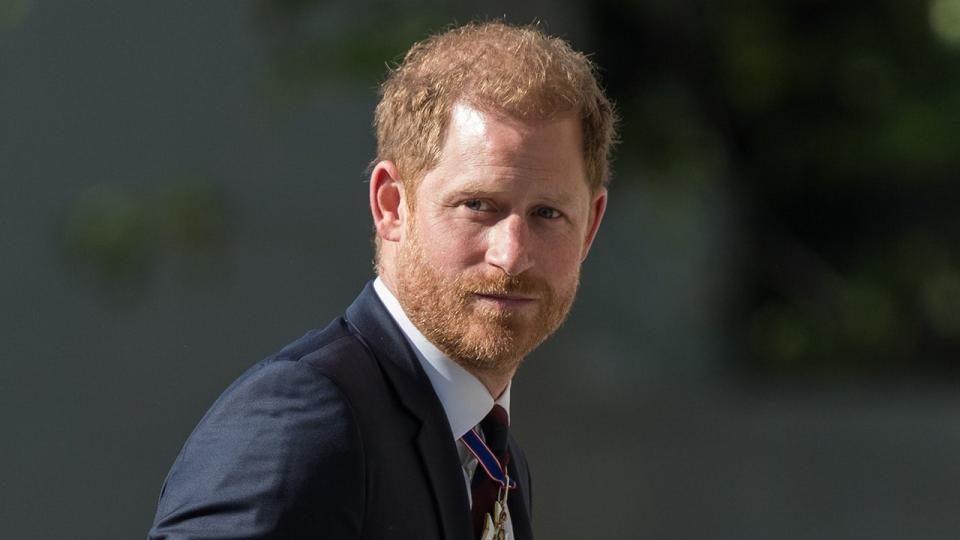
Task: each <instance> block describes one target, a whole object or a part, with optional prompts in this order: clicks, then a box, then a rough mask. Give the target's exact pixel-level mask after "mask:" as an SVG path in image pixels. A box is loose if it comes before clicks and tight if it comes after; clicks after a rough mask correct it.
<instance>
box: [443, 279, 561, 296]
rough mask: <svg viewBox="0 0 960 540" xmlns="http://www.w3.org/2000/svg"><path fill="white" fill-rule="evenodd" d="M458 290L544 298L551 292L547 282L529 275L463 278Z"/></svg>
mask: <svg viewBox="0 0 960 540" xmlns="http://www.w3.org/2000/svg"><path fill="white" fill-rule="evenodd" d="M458 288H459V289H460V290H461V291H465V292H470V293H476V294H522V295H525V296H536V297H544V296H547V295H549V294H550V292H551V288H550V286H549V285H548V284H547V282H546V281H545V280H543V279H540V278H537V277H534V276H531V275H527V274H520V275H518V276H508V275H506V274H503V273H498V274H488V275H475V276H463V277H462V278H461V280H460V283H459V284H458Z"/></svg>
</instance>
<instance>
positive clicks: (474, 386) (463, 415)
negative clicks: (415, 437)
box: [373, 277, 512, 440]
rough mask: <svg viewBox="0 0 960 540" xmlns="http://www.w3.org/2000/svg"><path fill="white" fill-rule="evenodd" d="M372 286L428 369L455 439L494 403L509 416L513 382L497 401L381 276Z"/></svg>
mask: <svg viewBox="0 0 960 540" xmlns="http://www.w3.org/2000/svg"><path fill="white" fill-rule="evenodd" d="M373 289H374V290H375V291H376V293H377V296H379V297H380V301H381V302H383V305H384V306H386V308H387V311H388V312H389V313H390V316H392V317H393V319H394V320H395V321H396V322H397V324H398V325H399V326H400V330H402V331H403V334H404V335H405V336H406V337H407V340H409V341H410V344H411V345H412V346H413V350H414V351H415V352H416V354H417V360H419V361H420V365H421V366H423V370H424V371H425V372H426V373H427V378H428V379H430V384H431V385H432V386H433V390H434V392H436V393H437V397H439V398H440V404H441V405H443V411H444V412H445V413H446V414H447V421H449V422H450V430H451V431H452V432H453V438H454V440H456V439H459V438H460V437H462V436H463V435H464V434H466V432H468V431H470V430H471V429H473V427H474V426H476V425H477V424H479V423H480V421H481V420H483V418H484V417H485V416H486V415H487V413H489V412H490V410H491V409H492V408H493V405H494V404H495V403H496V404H497V405H500V406H501V407H503V408H504V409H506V411H507V415H508V417H509V414H510V387H511V385H512V383H510V384H507V388H506V390H504V391H503V394H501V395H500V397H499V398H498V399H497V400H496V401H494V399H493V398H492V397H491V396H490V392H488V391H487V387H485V386H484V385H483V383H481V382H480V380H479V379H477V378H476V377H475V376H474V375H473V374H472V373H470V372H469V371H467V370H465V369H464V368H463V367H462V366H460V364H457V363H456V362H454V361H453V360H451V359H450V358H447V355H445V354H443V353H442V352H440V349H438V348H437V346H436V345H434V344H433V343H431V342H430V340H428V339H427V338H426V337H425V336H424V335H423V334H422V333H421V332H420V330H418V329H417V327H416V326H414V324H413V323H412V322H410V319H409V318H408V317H407V314H406V313H404V311H403V308H402V307H401V306H400V302H399V301H398V300H397V297H396V296H394V295H393V293H392V292H390V289H388V288H387V286H386V284H385V283H384V282H383V280H382V279H380V278H379V277H378V278H377V279H376V280H374V282H373Z"/></svg>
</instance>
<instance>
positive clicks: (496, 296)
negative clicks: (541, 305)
mask: <svg viewBox="0 0 960 540" xmlns="http://www.w3.org/2000/svg"><path fill="white" fill-rule="evenodd" d="M474 295H475V296H476V297H477V298H479V299H480V300H485V301H487V302H494V303H496V304H500V305H503V306H522V305H527V304H530V303H533V302H534V301H536V298H534V297H531V296H524V295H520V294H516V293H507V294H503V293H474Z"/></svg>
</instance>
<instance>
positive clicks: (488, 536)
mask: <svg viewBox="0 0 960 540" xmlns="http://www.w3.org/2000/svg"><path fill="white" fill-rule="evenodd" d="M505 479H506V480H507V481H506V482H505V483H504V484H502V485H501V486H500V490H499V492H498V494H497V500H496V501H495V502H494V503H493V516H492V517H491V516H490V514H487V515H486V516H485V517H484V522H483V534H481V535H480V540H506V538H507V495H509V494H510V489H509V488H507V487H506V486H508V485H509V483H510V477H509V476H507V477H505Z"/></svg>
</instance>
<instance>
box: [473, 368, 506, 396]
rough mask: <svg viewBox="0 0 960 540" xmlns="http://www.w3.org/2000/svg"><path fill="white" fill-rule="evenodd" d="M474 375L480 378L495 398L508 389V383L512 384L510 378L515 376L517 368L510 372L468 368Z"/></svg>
mask: <svg viewBox="0 0 960 540" xmlns="http://www.w3.org/2000/svg"><path fill="white" fill-rule="evenodd" d="M466 369H467V371H469V372H470V373H471V374H472V375H473V376H474V377H476V378H477V379H479V380H480V382H481V383H483V386H484V387H485V388H486V389H487V392H490V397H492V398H493V399H494V400H496V399H497V398H499V397H500V396H501V395H502V394H503V391H504V390H506V389H507V385H509V384H510V380H511V379H512V378H513V373H514V372H515V371H516V370H512V371H511V372H510V373H491V372H489V371H481V370H478V369H471V368H466Z"/></svg>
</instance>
